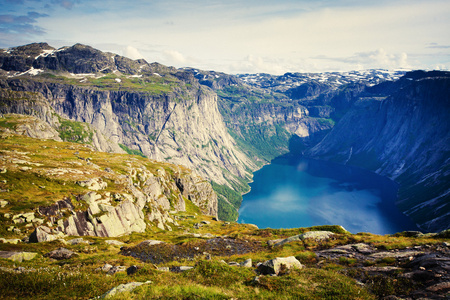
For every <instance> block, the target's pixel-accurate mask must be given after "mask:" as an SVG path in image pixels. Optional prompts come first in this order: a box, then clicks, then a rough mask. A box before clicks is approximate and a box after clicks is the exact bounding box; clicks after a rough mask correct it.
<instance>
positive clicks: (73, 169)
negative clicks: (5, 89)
mask: <svg viewBox="0 0 450 300" xmlns="http://www.w3.org/2000/svg"><path fill="white" fill-rule="evenodd" d="M42 126H44V127H42ZM24 128H25V129H26V131H27V132H25V131H24ZM37 128H38V129H42V128H44V129H45V128H49V127H48V124H47V123H44V122H43V121H41V120H39V119H37V118H34V117H30V116H23V115H15V114H7V115H4V116H2V117H1V118H0V139H1V141H2V147H1V149H0V154H1V157H0V158H1V159H0V170H1V171H0V178H1V182H0V189H1V192H2V206H1V207H0V211H1V213H2V216H4V215H5V214H6V215H7V217H5V218H4V219H2V220H3V221H4V225H5V224H6V225H5V226H6V227H8V228H10V229H11V230H16V231H17V232H18V233H22V234H27V233H30V231H32V230H33V229H34V228H37V229H36V230H35V231H34V233H33V234H32V236H31V239H32V240H34V241H37V242H41V241H45V240H51V239H56V238H58V237H60V236H61V235H90V236H105V237H106V236H119V235H125V234H130V233H132V232H144V231H146V230H147V229H149V227H153V226H154V227H155V228H159V229H162V230H171V228H172V227H174V226H178V224H177V222H176V216H174V214H176V213H179V212H185V211H187V210H190V213H193V212H192V210H193V208H192V207H195V206H196V207H197V208H195V209H194V212H196V213H201V214H204V215H209V216H213V217H217V215H218V200H217V195H216V194H215V193H214V191H213V189H212V187H211V184H210V183H209V182H208V181H206V180H205V179H203V178H202V177H200V176H199V175H197V174H195V173H194V172H192V171H190V170H189V169H186V168H185V167H182V166H177V165H172V164H168V163H163V162H156V161H152V160H149V159H147V158H142V157H138V156H130V155H124V154H122V155H121V154H116V153H114V154H113V153H105V152H96V151H94V150H92V149H91V148H90V147H86V146H85V145H82V144H75V143H64V142H61V141H55V140H52V139H53V138H56V139H59V137H58V136H56V137H53V136H51V135H48V138H49V139H48V140H43V139H32V138H29V137H27V136H28V135H30V134H29V133H30V132H31V133H32V135H33V134H35V133H36V129H37ZM49 132H50V133H51V132H52V130H51V129H50V130H49ZM17 133H19V134H21V133H22V134H23V133H25V136H23V135H17ZM4 229H5V228H2V230H4Z"/></svg>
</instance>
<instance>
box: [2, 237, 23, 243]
mask: <svg viewBox="0 0 450 300" xmlns="http://www.w3.org/2000/svg"><path fill="white" fill-rule="evenodd" d="M21 241H22V240H21V239H4V238H0V242H2V243H3V244H6V243H8V244H17V243H20V242H21Z"/></svg>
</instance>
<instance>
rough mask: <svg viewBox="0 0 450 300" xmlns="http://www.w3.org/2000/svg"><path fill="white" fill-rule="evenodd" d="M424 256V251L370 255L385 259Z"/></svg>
mask: <svg viewBox="0 0 450 300" xmlns="http://www.w3.org/2000/svg"><path fill="white" fill-rule="evenodd" d="M421 254H423V252H422V251H403V252H377V253H372V254H370V255H369V257H371V258H377V259H380V258H385V257H393V258H397V259H398V258H406V259H409V258H410V257H411V256H412V257H415V256H418V255H421Z"/></svg>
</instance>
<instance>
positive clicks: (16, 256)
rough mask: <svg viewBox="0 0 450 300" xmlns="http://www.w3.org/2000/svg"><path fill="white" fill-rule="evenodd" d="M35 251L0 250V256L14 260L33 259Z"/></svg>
mask: <svg viewBox="0 0 450 300" xmlns="http://www.w3.org/2000/svg"><path fill="white" fill-rule="evenodd" d="M36 255H37V253H34V252H19V251H0V257H1V258H6V259H10V260H12V261H16V262H22V261H24V260H31V259H33V258H34V257H35V256H36Z"/></svg>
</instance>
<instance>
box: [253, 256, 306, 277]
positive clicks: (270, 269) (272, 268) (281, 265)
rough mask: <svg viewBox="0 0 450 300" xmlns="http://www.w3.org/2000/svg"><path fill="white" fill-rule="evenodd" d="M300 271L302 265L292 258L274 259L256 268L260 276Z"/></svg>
mask: <svg viewBox="0 0 450 300" xmlns="http://www.w3.org/2000/svg"><path fill="white" fill-rule="evenodd" d="M294 268H295V269H302V268H303V265H302V264H301V263H300V262H299V261H298V260H297V259H296V258H295V257H294V256H289V257H276V258H274V259H271V260H267V261H265V262H263V263H262V264H260V265H259V266H258V271H259V272H260V273H261V274H275V275H278V274H280V271H284V270H290V269H294Z"/></svg>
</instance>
